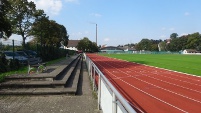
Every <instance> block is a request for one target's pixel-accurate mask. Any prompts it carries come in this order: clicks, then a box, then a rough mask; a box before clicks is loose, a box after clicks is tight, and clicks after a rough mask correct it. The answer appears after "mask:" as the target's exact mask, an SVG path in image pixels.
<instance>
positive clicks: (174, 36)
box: [170, 33, 178, 39]
mask: <svg viewBox="0 0 201 113" xmlns="http://www.w3.org/2000/svg"><path fill="white" fill-rule="evenodd" d="M177 36H178V34H177V33H172V34H171V35H170V38H171V39H174V38H177Z"/></svg>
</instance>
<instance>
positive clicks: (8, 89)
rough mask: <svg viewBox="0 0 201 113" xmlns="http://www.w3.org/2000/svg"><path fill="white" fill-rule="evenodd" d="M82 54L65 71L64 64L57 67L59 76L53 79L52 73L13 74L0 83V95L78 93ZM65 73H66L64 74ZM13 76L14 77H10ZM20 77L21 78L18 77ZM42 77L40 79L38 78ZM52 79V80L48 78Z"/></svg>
mask: <svg viewBox="0 0 201 113" xmlns="http://www.w3.org/2000/svg"><path fill="white" fill-rule="evenodd" d="M82 61H83V59H82V56H77V57H76V58H75V60H73V61H71V62H73V63H70V64H69V65H68V66H69V69H68V70H67V72H64V71H63V70H64V69H61V68H64V67H62V66H59V67H61V68H60V69H58V68H59V67H58V68H57V69H56V70H57V71H59V72H57V73H59V74H58V75H57V76H54V79H51V77H52V75H50V74H49V75H46V76H44V74H42V76H40V75H38V76H40V77H38V76H36V75H34V76H32V77H31V76H26V77H25V76H20V77H17V76H13V78H15V79H14V80H13V79H10V80H8V81H6V82H3V83H1V84H0V88H1V89H0V95H47V94H76V91H77V86H78V81H79V76H80V72H81V71H82V70H81V69H82ZM62 74H65V75H62ZM8 78H12V77H8ZM18 78H20V79H18ZM27 78H28V79H27ZM37 79H40V80H37ZM46 79H51V80H48V81H47V80H46Z"/></svg>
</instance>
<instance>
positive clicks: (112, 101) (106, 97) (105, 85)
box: [84, 54, 136, 113]
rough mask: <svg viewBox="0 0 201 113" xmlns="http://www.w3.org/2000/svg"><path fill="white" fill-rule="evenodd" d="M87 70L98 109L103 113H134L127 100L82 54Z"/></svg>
mask: <svg viewBox="0 0 201 113" xmlns="http://www.w3.org/2000/svg"><path fill="white" fill-rule="evenodd" d="M84 58H85V59H86V64H87V69H88V73H89V76H90V78H91V81H92V83H93V90H94V91H97V94H98V109H99V110H100V109H101V110H102V111H103V113H136V111H135V110H134V109H133V108H132V107H131V106H130V104H129V103H128V102H127V100H126V99H125V98H124V97H123V96H122V95H121V94H120V93H119V92H118V91H117V90H116V88H115V87H114V86H113V85H112V84H111V83H110V82H109V80H108V79H107V78H106V77H105V75H103V73H102V72H101V71H100V70H99V69H98V67H97V66H96V65H95V64H94V63H93V61H92V60H91V59H90V58H89V57H88V56H86V54H84ZM96 75H98V76H99V77H98V88H97V87H96V85H95V76H96Z"/></svg>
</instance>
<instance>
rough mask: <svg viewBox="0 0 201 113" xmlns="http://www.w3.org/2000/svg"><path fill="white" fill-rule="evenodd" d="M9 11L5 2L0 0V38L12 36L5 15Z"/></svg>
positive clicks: (8, 5)
mask: <svg viewBox="0 0 201 113" xmlns="http://www.w3.org/2000/svg"><path fill="white" fill-rule="evenodd" d="M10 9H11V6H10V4H9V2H8V1H7V0H0V38H7V37H10V36H11V34H12V30H11V24H10V21H9V19H8V18H7V16H6V14H7V13H8V11H9V10H10Z"/></svg>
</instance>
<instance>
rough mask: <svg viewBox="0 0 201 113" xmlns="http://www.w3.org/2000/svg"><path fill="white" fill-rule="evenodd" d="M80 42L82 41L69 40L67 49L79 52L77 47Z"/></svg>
mask: <svg viewBox="0 0 201 113" xmlns="http://www.w3.org/2000/svg"><path fill="white" fill-rule="evenodd" d="M79 42H80V40H69V41H68V45H67V47H66V48H65V49H69V50H74V51H78V49H77V45H78V43H79Z"/></svg>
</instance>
